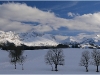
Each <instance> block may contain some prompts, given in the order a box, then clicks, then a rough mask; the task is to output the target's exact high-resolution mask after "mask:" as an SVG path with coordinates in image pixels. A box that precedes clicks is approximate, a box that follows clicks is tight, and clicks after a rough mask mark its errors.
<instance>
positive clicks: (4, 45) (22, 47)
mask: <svg viewBox="0 0 100 75" xmlns="http://www.w3.org/2000/svg"><path fill="white" fill-rule="evenodd" d="M68 47H69V46H68V45H63V44H58V45H57V46H27V45H24V44H21V45H20V46H16V45H15V44H14V43H11V42H8V41H7V42H6V43H1V44H0V48H2V50H36V49H51V48H68Z"/></svg>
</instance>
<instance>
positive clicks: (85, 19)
mask: <svg viewBox="0 0 100 75" xmlns="http://www.w3.org/2000/svg"><path fill="white" fill-rule="evenodd" d="M68 15H69V16H71V17H73V16H74V17H73V18H72V19H65V18H60V17H57V16H56V15H55V13H52V12H50V11H42V10H40V9H38V8H36V7H31V6H27V5H26V4H20V3H6V4H5V3H4V4H2V5H0V30H3V31H9V30H11V31H16V32H27V31H30V30H32V29H33V30H34V31H36V32H50V31H52V30H58V29H59V28H60V27H66V28H68V29H69V30H80V31H87V32H100V12H97V13H93V14H91V13H89V14H84V15H79V14H75V13H71V12H69V13H68ZM25 22H37V23H39V24H38V25H37V26H35V25H34V24H31V23H30V24H27V23H25Z"/></svg>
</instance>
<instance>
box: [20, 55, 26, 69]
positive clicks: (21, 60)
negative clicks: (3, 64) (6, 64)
mask: <svg viewBox="0 0 100 75" xmlns="http://www.w3.org/2000/svg"><path fill="white" fill-rule="evenodd" d="M26 58H27V56H26V57H25V56H20V60H19V62H20V65H22V70H24V67H23V64H24V62H25V59H26Z"/></svg>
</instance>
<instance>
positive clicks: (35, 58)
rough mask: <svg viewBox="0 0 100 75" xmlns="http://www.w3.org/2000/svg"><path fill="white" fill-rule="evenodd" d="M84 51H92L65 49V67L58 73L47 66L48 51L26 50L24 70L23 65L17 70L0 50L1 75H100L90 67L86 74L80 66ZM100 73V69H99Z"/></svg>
mask: <svg viewBox="0 0 100 75" xmlns="http://www.w3.org/2000/svg"><path fill="white" fill-rule="evenodd" d="M84 50H88V51H89V52H91V51H92V49H75V48H74V49H72V48H67V49H63V53H64V56H65V65H64V66H58V70H59V71H57V72H55V71H51V66H50V65H47V64H45V60H44V56H45V55H46V53H47V51H48V50H47V49H44V50H26V51H24V55H27V59H26V61H25V62H24V70H21V65H19V64H17V69H16V70H15V69H14V65H12V64H10V62H9V60H10V58H9V57H8V55H9V53H8V52H6V51H3V50H0V73H1V74H100V72H98V73H97V72H96V66H93V65H89V72H85V67H83V66H79V62H80V58H81V53H82V52H83V51H84ZM99 71H100V68H99Z"/></svg>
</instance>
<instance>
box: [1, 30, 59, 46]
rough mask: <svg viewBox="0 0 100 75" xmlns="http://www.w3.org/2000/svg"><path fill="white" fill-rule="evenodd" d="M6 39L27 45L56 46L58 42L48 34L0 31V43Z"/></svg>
mask: <svg viewBox="0 0 100 75" xmlns="http://www.w3.org/2000/svg"><path fill="white" fill-rule="evenodd" d="M7 41H9V42H11V43H14V44H15V45H21V44H24V45H27V46H56V45H58V42H57V41H56V40H55V37H54V36H53V35H50V34H38V33H35V32H29V33H15V32H12V31H9V32H4V31H0V43H6V42H7Z"/></svg>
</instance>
